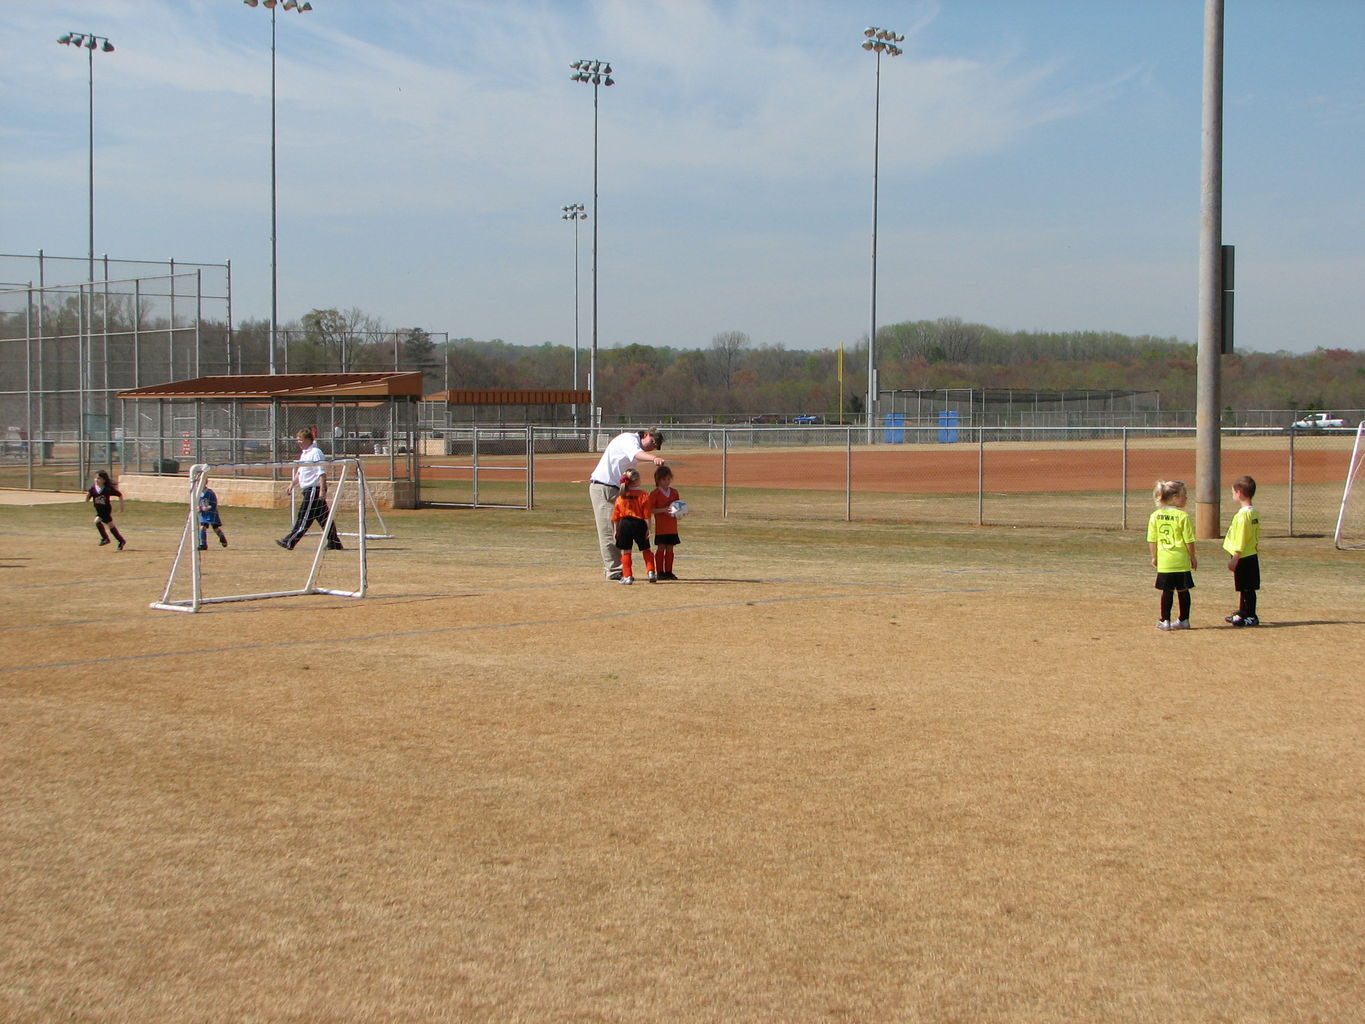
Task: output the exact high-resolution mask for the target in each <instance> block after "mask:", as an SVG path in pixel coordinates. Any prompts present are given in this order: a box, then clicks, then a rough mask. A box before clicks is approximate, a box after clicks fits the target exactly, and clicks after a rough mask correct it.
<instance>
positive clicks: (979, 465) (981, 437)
mask: <svg viewBox="0 0 1365 1024" xmlns="http://www.w3.org/2000/svg"><path fill="white" fill-rule="evenodd" d="M976 525H977V526H984V525H986V428H985V427H977V428H976Z"/></svg>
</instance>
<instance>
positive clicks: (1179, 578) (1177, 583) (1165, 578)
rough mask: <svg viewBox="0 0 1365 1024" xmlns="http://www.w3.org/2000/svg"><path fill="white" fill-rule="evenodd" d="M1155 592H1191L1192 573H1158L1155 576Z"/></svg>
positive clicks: (1192, 587) (1192, 583) (1192, 585)
mask: <svg viewBox="0 0 1365 1024" xmlns="http://www.w3.org/2000/svg"><path fill="white" fill-rule="evenodd" d="M1156 589H1157V590H1193V589H1194V573H1192V572H1189V571H1188V570H1187V571H1185V572H1159V573H1157V574H1156Z"/></svg>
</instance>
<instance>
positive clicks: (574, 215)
mask: <svg viewBox="0 0 1365 1024" xmlns="http://www.w3.org/2000/svg"><path fill="white" fill-rule="evenodd" d="M561 209H562V212H563V216H562V217H561V218H560V219H561V220H571V221H573V389H574V390H575V391H577V390H578V222H579V221H581V220H587V219H588V215H587V214H586V213H585V212H584V211H583V204H582V203H570V204H569V205H568V206H565V207H562V208H561ZM577 420H578V403H577V402H575V403H574V421H575V422H574V426H577V425H578V423H577Z"/></svg>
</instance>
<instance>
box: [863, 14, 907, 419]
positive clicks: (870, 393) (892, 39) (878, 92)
mask: <svg viewBox="0 0 1365 1024" xmlns="http://www.w3.org/2000/svg"><path fill="white" fill-rule="evenodd" d="M903 42H905V36H902V35H897V34H896V33H895V32H892V31H891V30H890V29H885V28H877V27H876V26H869V27H868V28H865V29H863V41H862V47H863V49H864V50H867V51H868V52H869V53H871V54H873V55H874V56H875V57H876V58H877V76H876V86H875V89H874V92H873V96H874V99H873V106H872V317H871V325H870V326H869V328H868V331H867V441H868V444H871V443H872V438H873V436H874V431H875V428H876V425H877V188H878V180H877V171H878V163H879V162H880V159H881V138H882V54H886V55H887V56H888V57H899V56H900V55H901V54H902V53H904V52H905V51H904V50H902V49H901V48H900V47H899V46H897V45H896V44H897V43H903Z"/></svg>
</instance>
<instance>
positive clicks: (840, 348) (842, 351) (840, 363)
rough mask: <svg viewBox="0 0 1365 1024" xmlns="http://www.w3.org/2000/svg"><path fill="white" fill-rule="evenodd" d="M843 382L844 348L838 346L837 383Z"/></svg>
mask: <svg viewBox="0 0 1365 1024" xmlns="http://www.w3.org/2000/svg"><path fill="white" fill-rule="evenodd" d="M843 382H844V346H842V345H840V346H839V383H840V384H842V383H843Z"/></svg>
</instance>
